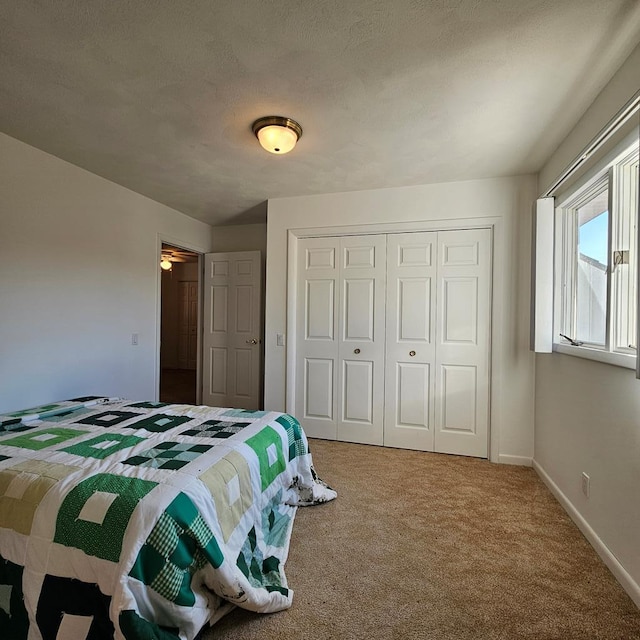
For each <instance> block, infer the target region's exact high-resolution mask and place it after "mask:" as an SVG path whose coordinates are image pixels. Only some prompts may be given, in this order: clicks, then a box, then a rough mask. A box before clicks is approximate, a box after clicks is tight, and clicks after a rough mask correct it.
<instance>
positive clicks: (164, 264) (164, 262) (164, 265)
mask: <svg viewBox="0 0 640 640" xmlns="http://www.w3.org/2000/svg"><path fill="white" fill-rule="evenodd" d="M172 266H173V264H172V263H171V261H170V260H169V257H168V256H162V259H161V260H160V268H161V269H162V270H163V271H170V270H171V267H172Z"/></svg>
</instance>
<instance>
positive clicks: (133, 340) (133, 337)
mask: <svg viewBox="0 0 640 640" xmlns="http://www.w3.org/2000/svg"><path fill="white" fill-rule="evenodd" d="M138 338H139V336H138V334H137V333H132V334H131V344H132V345H133V346H134V347H137V346H138Z"/></svg>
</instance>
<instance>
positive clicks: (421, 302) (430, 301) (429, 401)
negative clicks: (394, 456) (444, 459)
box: [384, 232, 438, 451]
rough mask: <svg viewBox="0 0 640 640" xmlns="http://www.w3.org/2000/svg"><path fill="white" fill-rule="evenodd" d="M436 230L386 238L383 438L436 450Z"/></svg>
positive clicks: (398, 444)
mask: <svg viewBox="0 0 640 640" xmlns="http://www.w3.org/2000/svg"><path fill="white" fill-rule="evenodd" d="M437 237H438V234H437V233H436V232H426V233H398V234H392V235H389V236H388V239H387V314H386V315H387V332H386V333H387V339H386V375H385V419H384V444H385V446H388V447H402V448H406V449H420V450H422V451H433V448H434V397H435V395H434V394H435V376H434V369H435V361H436V357H435V327H436V304H435V301H436V295H435V294H436V254H437Z"/></svg>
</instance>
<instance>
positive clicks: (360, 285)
mask: <svg viewBox="0 0 640 640" xmlns="http://www.w3.org/2000/svg"><path fill="white" fill-rule="evenodd" d="M343 285H344V302H343V309H344V319H343V327H344V335H343V338H342V339H343V340H344V341H345V342H349V341H356V342H358V341H359V342H373V340H374V335H373V330H374V319H375V312H376V308H375V302H376V301H375V280H374V279H373V278H366V279H349V280H344V282H343Z"/></svg>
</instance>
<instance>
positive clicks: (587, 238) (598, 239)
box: [579, 211, 609, 265]
mask: <svg viewBox="0 0 640 640" xmlns="http://www.w3.org/2000/svg"><path fill="white" fill-rule="evenodd" d="M608 233H609V212H608V211H603V212H602V213H601V214H600V215H598V216H596V217H595V218H592V219H591V220H589V222H586V223H585V224H583V225H580V237H579V243H580V253H582V254H584V255H585V256H589V257H590V258H593V259H594V260H597V261H598V262H601V263H602V264H605V265H606V264H607V236H608Z"/></svg>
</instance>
